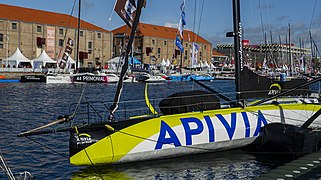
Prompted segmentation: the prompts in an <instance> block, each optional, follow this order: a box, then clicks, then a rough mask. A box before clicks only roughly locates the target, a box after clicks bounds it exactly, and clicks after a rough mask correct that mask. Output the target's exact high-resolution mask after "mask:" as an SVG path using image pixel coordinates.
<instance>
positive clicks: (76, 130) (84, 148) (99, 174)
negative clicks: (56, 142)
mask: <svg viewBox="0 0 321 180" xmlns="http://www.w3.org/2000/svg"><path fill="white" fill-rule="evenodd" d="M75 132H76V134H77V136H78V137H79V132H78V128H77V126H76V127H75ZM79 140H80V143H81V144H82V148H83V150H84V152H85V154H86V156H87V158H88V160H89V161H90V163H91V165H92V166H93V167H94V170H95V171H96V173H97V174H98V176H99V177H100V178H101V179H102V180H104V178H103V177H102V175H101V173H100V172H99V171H98V169H97V168H96V166H95V164H94V163H93V162H92V160H91V158H90V156H89V154H88V153H87V151H86V148H87V147H85V146H84V143H82V142H83V141H82V139H81V138H79Z"/></svg>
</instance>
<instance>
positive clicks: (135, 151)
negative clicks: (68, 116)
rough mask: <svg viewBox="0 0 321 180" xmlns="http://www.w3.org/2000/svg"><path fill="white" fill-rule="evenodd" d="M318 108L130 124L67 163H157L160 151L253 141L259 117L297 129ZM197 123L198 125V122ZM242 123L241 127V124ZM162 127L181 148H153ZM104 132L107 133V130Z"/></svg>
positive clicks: (214, 113) (220, 112)
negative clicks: (247, 139) (150, 157)
mask: <svg viewBox="0 0 321 180" xmlns="http://www.w3.org/2000/svg"><path fill="white" fill-rule="evenodd" d="M280 107H281V108H280ZM320 108H321V105H316V104H281V105H278V106H277V105H260V106H253V107H245V108H227V109H217V110H210V111H204V112H191V113H184V114H175V115H166V116H160V117H157V118H153V119H149V120H146V121H143V122H140V123H137V124H134V125H132V126H129V127H127V128H124V129H122V130H120V131H117V130H116V131H115V132H114V133H112V134H111V135H109V136H107V137H104V138H103V139H101V140H99V141H98V142H96V143H94V144H92V145H91V146H89V147H87V148H85V149H83V150H81V151H79V152H78V153H77V154H75V155H73V156H72V157H70V163H71V164H73V165H99V164H112V163H121V162H127V161H131V160H133V159H130V158H129V159H128V158H127V157H129V156H130V155H135V157H136V158H135V159H134V160H139V159H140V158H137V157H139V156H141V157H142V158H141V159H142V160H144V159H145V158H144V154H145V153H149V154H152V155H153V153H154V155H155V156H154V157H153V158H152V159H157V158H159V157H158V155H160V154H161V152H162V150H163V151H164V152H165V151H167V153H168V152H169V150H170V151H172V152H171V153H170V154H176V153H175V151H177V154H176V155H180V154H179V153H181V152H182V147H186V146H190V147H194V146H197V145H201V146H202V145H205V144H210V143H219V142H228V141H235V142H236V141H238V140H243V139H246V138H253V137H255V136H256V135H255V132H254V131H256V130H257V128H258V127H257V126H264V123H263V124H262V123H261V122H260V121H258V119H259V120H260V115H259V114H260V113H261V114H262V115H263V116H262V117H263V119H264V120H266V122H267V123H271V122H281V120H280V112H281V111H283V115H284V119H285V122H286V123H288V124H292V123H296V125H300V124H303V122H304V121H306V120H307V119H308V118H309V117H311V116H312V115H313V114H314V113H315V112H316V111H317V110H319V109H320ZM262 117H261V119H262ZM188 118H189V120H193V121H190V122H188V123H185V124H183V125H182V119H188ZM209 118H210V120H211V123H212V126H213V129H211V128H210V127H211V123H209V121H205V120H209ZM233 119H235V120H236V121H235V122H234V126H233V122H232V121H233ZM247 119H248V120H247ZM198 120H199V121H200V122H198ZM219 120H220V121H219ZM243 121H244V122H245V123H243ZM220 122H226V123H223V125H224V126H223V125H222V123H221V124H218V123H220ZM246 122H247V123H246ZM262 122H263V121H262ZM206 123H207V124H206ZM316 123H319V125H321V119H320V118H319V119H317V120H316ZM106 124H107V123H106ZM244 124H245V125H244ZM163 125H166V128H167V131H166V135H164V137H163V138H164V139H165V140H169V141H170V140H171V139H169V136H171V135H172V136H173V135H175V136H176V137H175V136H173V137H175V138H174V139H175V140H178V143H180V144H181V147H176V145H177V144H175V145H173V144H170V143H169V144H162V145H161V146H160V147H161V149H156V148H155V144H156V143H157V141H158V140H159V137H160V136H161V135H160V134H161V133H160V131H161V129H162V128H164V127H165V126H164V127H162V126H163ZM106 128H109V129H110V127H106ZM182 129H183V130H182ZM197 130H199V131H200V130H202V132H196V131H197ZM170 133H172V134H170ZM202 133H203V134H202ZM210 133H212V134H213V137H210V136H209V134H210ZM214 134H215V137H214ZM244 134H247V135H244ZM157 137H158V139H157ZM189 137H190V141H191V142H188V140H187V139H188V138H189ZM204 137H205V138H204ZM207 137H210V138H207ZM228 137H230V139H228ZM206 138H207V139H206ZM211 138H212V139H211ZM214 138H215V140H214ZM198 139H200V141H199V142H198V141H197V140H198ZM204 139H205V140H206V141H207V140H208V139H210V140H208V141H209V142H204ZM185 141H186V143H185ZM192 141H193V142H192ZM210 141H211V142H210ZM175 142H176V141H175ZM188 143H192V144H188ZM173 152H174V153H173ZM159 153H160V154H159ZM160 157H165V156H160ZM126 158H127V159H126Z"/></svg>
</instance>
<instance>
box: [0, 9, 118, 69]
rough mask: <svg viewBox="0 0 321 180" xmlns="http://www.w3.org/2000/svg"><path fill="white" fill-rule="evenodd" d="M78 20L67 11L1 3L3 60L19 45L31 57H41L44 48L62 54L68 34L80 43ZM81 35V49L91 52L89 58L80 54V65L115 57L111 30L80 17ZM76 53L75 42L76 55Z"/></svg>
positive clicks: (56, 55) (0, 55)
mask: <svg viewBox="0 0 321 180" xmlns="http://www.w3.org/2000/svg"><path fill="white" fill-rule="evenodd" d="M77 21H78V20H77V18H76V17H73V16H70V15H67V14H59V13H53V12H47V11H41V10H35V9H29V8H23V7H17V6H10V5H5V4H0V63H1V60H3V59H5V58H7V57H9V56H11V55H12V54H13V53H14V52H15V50H16V49H17V48H19V49H20V50H21V52H22V53H23V54H24V55H25V56H26V57H27V58H29V59H34V58H36V57H38V56H39V55H40V54H41V51H42V50H43V49H44V50H46V52H47V54H48V55H49V56H50V57H51V58H53V59H57V58H59V57H60V58H61V55H62V54H61V55H59V54H60V53H59V52H60V49H62V53H63V51H64V47H65V44H66V43H65V42H66V41H67V39H68V38H71V39H74V41H75V43H77V42H76V32H77ZM79 35H80V42H79V51H80V52H85V53H81V54H87V53H88V58H86V59H83V58H82V57H80V58H79V62H80V64H81V66H82V67H92V66H95V65H96V64H100V65H102V66H104V65H105V64H107V61H108V60H109V59H111V57H112V47H113V46H112V43H113V41H112V39H113V35H112V33H111V32H110V31H107V30H105V29H103V28H100V27H98V26H95V25H93V24H90V23H88V22H85V21H82V20H81V23H80V33H79ZM65 37H66V39H65ZM75 54H76V44H75V46H74V47H73V52H72V54H71V57H72V58H73V59H76V58H75Z"/></svg>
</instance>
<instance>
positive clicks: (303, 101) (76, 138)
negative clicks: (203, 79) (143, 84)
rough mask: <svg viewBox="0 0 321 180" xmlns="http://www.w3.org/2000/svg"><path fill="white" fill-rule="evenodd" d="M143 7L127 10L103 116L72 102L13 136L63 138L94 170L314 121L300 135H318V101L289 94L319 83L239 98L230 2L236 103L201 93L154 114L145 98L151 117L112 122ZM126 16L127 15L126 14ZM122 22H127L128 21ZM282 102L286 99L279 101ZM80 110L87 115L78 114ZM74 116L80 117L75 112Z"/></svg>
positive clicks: (184, 95)
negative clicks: (125, 33) (127, 30)
mask: <svg viewBox="0 0 321 180" xmlns="http://www.w3.org/2000/svg"><path fill="white" fill-rule="evenodd" d="M118 2H122V3H123V4H122V5H124V4H125V2H127V4H128V3H129V2H130V1H121V0H118ZM130 3H132V1H131V2H130ZM143 3H144V0H138V4H137V6H135V5H131V6H129V7H137V9H135V10H134V11H135V14H136V16H135V18H134V19H135V20H134V22H133V23H131V25H132V33H131V36H130V39H129V41H128V43H127V49H126V53H125V54H124V56H123V58H124V63H123V67H122V71H121V76H120V79H119V82H118V84H117V89H116V93H115V97H114V101H113V102H112V104H111V105H110V106H109V108H106V106H107V104H108V103H105V102H101V103H99V102H96V103H93V105H91V104H90V105H88V104H89V103H88V102H84V103H80V102H78V103H76V104H73V105H72V106H71V108H70V110H71V113H70V114H67V115H64V116H60V117H59V119H58V120H56V121H54V122H52V123H50V124H48V125H45V126H43V127H40V128H36V129H34V130H30V131H27V132H24V133H21V134H19V136H31V135H36V134H45V133H53V132H69V133H70V140H69V150H70V163H71V164H73V165H89V166H96V165H105V164H117V163H125V162H135V161H143V160H151V159H161V158H168V157H176V156H184V155H193V154H197V153H205V152H214V151H222V150H228V149H233V148H241V147H244V146H247V145H249V144H251V143H252V142H254V141H255V140H256V139H257V138H258V137H259V135H260V131H261V129H262V127H264V126H265V125H268V124H271V123H283V124H285V123H286V124H291V125H293V126H302V125H304V124H306V123H305V122H306V121H307V120H310V119H311V118H313V119H312V120H313V121H312V122H311V123H309V124H308V126H307V128H308V127H309V128H315V127H321V117H320V116H319V115H320V113H319V112H320V109H321V104H320V103H319V99H318V98H317V97H309V96H308V95H309V94H310V91H303V92H301V91H299V92H297V93H299V95H298V94H297V93H294V94H291V92H294V91H296V90H299V89H300V88H303V87H306V86H308V85H310V84H312V83H315V82H317V81H320V80H321V78H319V79H314V80H311V81H309V82H303V83H302V84H300V85H297V86H296V87H289V89H287V90H285V91H283V92H282V91H281V92H280V91H275V93H274V94H271V96H270V97H268V98H263V99H262V98H261V99H259V100H257V101H252V100H251V99H247V98H245V96H246V95H247V94H246V93H252V92H246V93H245V92H244V89H242V85H246V81H249V80H248V79H245V80H242V72H244V70H245V67H243V66H242V45H241V43H240V39H241V35H242V29H241V26H240V25H241V23H240V12H239V6H240V4H239V0H233V10H234V13H233V14H234V31H233V32H232V33H229V34H232V36H233V37H234V42H235V43H234V44H235V46H234V47H235V56H236V58H235V60H236V68H235V84H236V92H235V96H236V98H235V100H231V99H230V98H228V97H226V96H224V95H223V94H219V93H217V92H216V91H215V90H212V89H210V88H208V87H207V88H206V90H207V91H205V92H203V91H202V92H196V91H184V92H181V93H178V94H173V95H171V96H169V97H167V98H165V99H164V100H162V101H161V102H160V104H159V109H160V112H159V111H157V109H155V108H154V107H153V106H152V105H151V103H150V102H149V100H148V93H147V90H146V91H145V99H146V104H147V107H148V108H149V110H150V112H149V113H148V114H145V113H143V114H139V115H137V114H135V116H133V114H132V113H138V112H139V110H140V108H141V107H140V108H139V109H137V108H134V109H132V110H131V111H130V109H129V108H125V110H124V111H122V112H124V114H125V115H124V116H120V115H118V114H117V113H118V112H117V109H118V108H119V107H120V105H122V104H121V103H120V102H119V99H120V96H121V92H122V91H123V81H124V76H125V72H126V71H127V67H128V54H129V51H130V50H129V49H130V47H131V45H132V42H133V38H134V35H135V30H136V27H137V24H138V21H139V16H140V13H141V8H142V6H143ZM116 7H117V5H116ZM121 7H124V6H121ZM129 7H128V8H129ZM120 10H124V9H122V8H121V9H120ZM126 10H129V11H130V12H131V9H126ZM126 10H124V11H125V12H126ZM182 11H183V10H182ZM125 19H126V20H127V21H128V18H125ZM196 82H198V81H197V80H196ZM251 82H252V83H257V82H253V81H251ZM202 87H206V86H204V85H203V86H202ZM272 90H274V89H272ZM273 92H274V91H273ZM288 94H290V95H292V96H290V97H286V98H285V97H282V96H287V95H288ZM303 96H304V98H303ZM95 104H100V106H101V107H103V109H104V110H106V109H108V110H109V115H108V117H106V116H103V115H105V113H106V112H102V113H100V112H99V111H97V110H96V109H95V108H94V105H95ZM82 105H84V106H85V107H87V109H86V108H81V107H80V106H82ZM108 105H109V104H108ZM79 109H86V110H87V111H86V112H78V110H79ZM84 114H85V115H84ZM106 119H108V120H106ZM58 123H59V124H62V123H65V124H66V125H68V126H67V127H65V128H61V127H59V128H57V129H53V130H42V129H44V128H47V127H49V126H51V125H54V124H58Z"/></svg>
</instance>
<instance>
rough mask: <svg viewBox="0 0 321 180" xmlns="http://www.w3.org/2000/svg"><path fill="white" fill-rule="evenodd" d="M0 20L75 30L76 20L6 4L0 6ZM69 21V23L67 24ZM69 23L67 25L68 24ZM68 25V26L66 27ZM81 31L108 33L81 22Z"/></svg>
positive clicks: (70, 17) (63, 15)
mask: <svg viewBox="0 0 321 180" xmlns="http://www.w3.org/2000/svg"><path fill="white" fill-rule="evenodd" d="M0 19H5V20H11V21H22V22H29V23H33V22H34V23H39V24H48V25H54V26H60V27H68V26H69V27H71V28H75V29H76V28H77V21H78V19H77V18H76V17H74V16H70V15H67V14H60V13H55V12H48V11H42V10H36V9H30V8H24V7H18V6H11V5H6V4H0ZM69 21H70V22H69ZM68 22H69V23H68ZM68 24H69V25H68ZM80 28H81V29H87V30H92V31H101V32H109V31H108V30H106V29H103V28H101V27H98V26H96V25H93V24H91V23H88V22H86V21H83V20H81V22H80Z"/></svg>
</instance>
